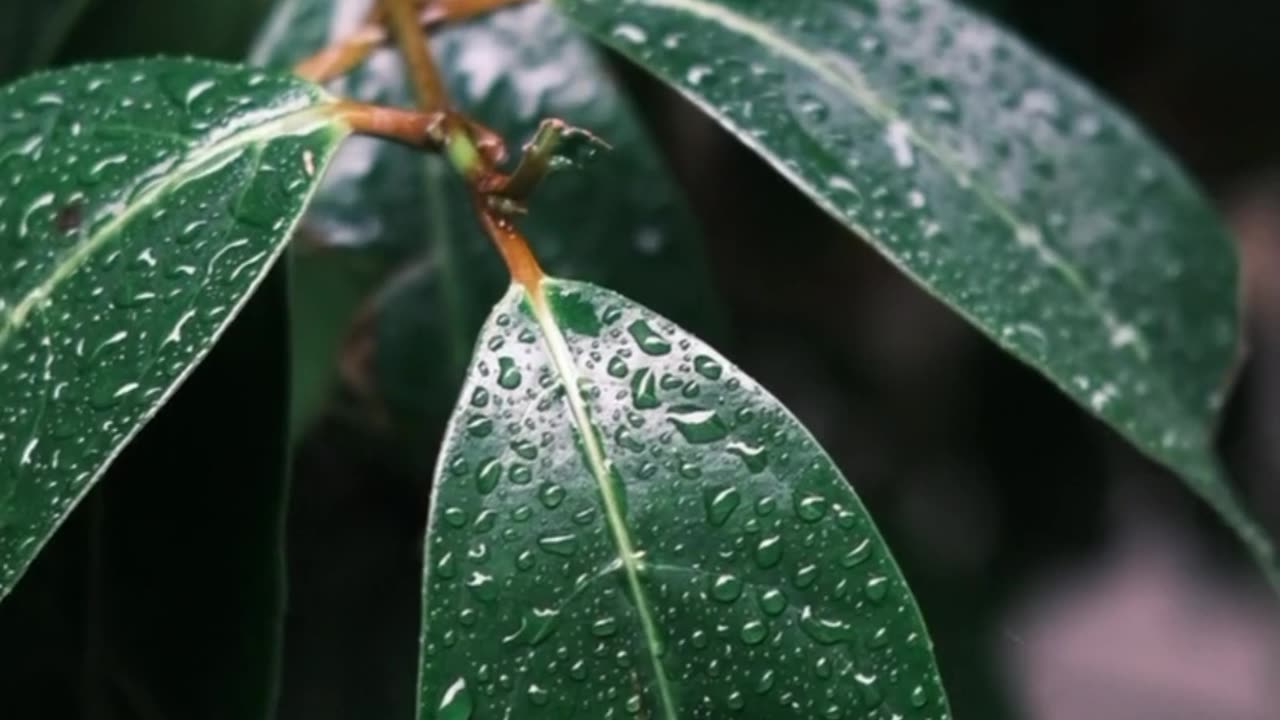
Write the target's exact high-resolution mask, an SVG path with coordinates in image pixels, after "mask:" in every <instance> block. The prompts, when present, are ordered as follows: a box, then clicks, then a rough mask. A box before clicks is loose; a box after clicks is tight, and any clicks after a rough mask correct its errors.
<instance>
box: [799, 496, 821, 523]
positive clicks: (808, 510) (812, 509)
mask: <svg viewBox="0 0 1280 720" xmlns="http://www.w3.org/2000/svg"><path fill="white" fill-rule="evenodd" d="M792 500H793V505H794V506H795V511H796V516H797V517H799V518H800V519H801V520H803V521H805V522H807V523H815V522H818V521H819V520H821V519H822V516H824V515H826V514H827V499H826V498H824V497H822V496H821V495H808V494H804V493H796V494H795V495H793V496H792Z"/></svg>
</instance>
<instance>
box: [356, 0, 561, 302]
mask: <svg viewBox="0 0 1280 720" xmlns="http://www.w3.org/2000/svg"><path fill="white" fill-rule="evenodd" d="M380 2H381V6H380V7H381V8H382V10H383V12H385V13H386V16H387V19H388V20H389V21H390V24H391V31H392V34H394V35H395V36H396V41H397V42H398V43H399V45H400V52H401V54H403V55H404V58H405V64H406V65H407V66H408V68H409V74H410V76H411V78H412V80H413V89H414V92H415V93H416V94H417V96H418V105H419V107H421V108H422V110H423V111H424V112H425V113H426V114H428V115H432V114H443V128H442V130H443V137H444V148H445V154H446V155H447V156H448V158H449V161H450V163H451V164H452V165H453V167H454V169H455V170H457V171H458V173H459V174H460V175H462V177H463V179H465V180H466V181H467V185H468V187H469V189H470V191H471V203H472V206H473V207H474V208H475V211H476V216H477V217H478V218H479V220H480V224H481V225H482V226H484V229H485V232H486V233H488V235H489V237H490V238H491V239H492V240H493V244H494V245H495V246H496V247H497V249H498V252H499V254H501V255H502V259H503V261H504V262H506V264H507V269H508V270H509V271H510V272H511V279H512V280H514V281H516V282H518V283H520V284H521V285H523V286H524V287H525V289H526V290H528V291H529V293H530V294H535V293H536V292H537V291H538V288H539V287H540V285H541V283H542V278H543V272H542V268H541V267H540V266H539V265H538V260H537V258H535V257H534V255H533V250H532V249H531V248H530V247H529V242H528V240H526V239H525V238H524V236H523V235H522V234H520V231H519V230H518V229H516V227H515V225H513V224H512V223H511V220H510V219H509V218H507V217H504V216H502V215H499V214H498V213H497V212H496V211H495V210H494V209H493V207H491V205H490V198H489V196H488V195H487V194H486V193H485V192H484V190H483V187H484V186H486V185H488V184H491V183H492V182H493V178H494V176H495V175H497V173H496V171H495V170H494V167H493V165H494V159H493V158H494V157H495V156H497V153H496V152H494V151H493V147H492V145H493V141H494V138H496V134H494V133H492V132H491V131H486V132H487V133H488V134H487V135H486V134H485V133H484V132H482V133H480V134H481V136H482V141H483V142H484V144H483V145H482V146H477V144H476V142H475V140H473V138H472V129H471V124H470V122H469V121H468V120H466V119H465V118H464V117H462V116H461V115H459V114H457V113H455V112H454V111H453V104H452V101H451V100H450V99H449V93H448V90H447V89H446V88H445V85H444V81H443V80H442V78H441V75H440V71H439V69H438V68H437V67H436V64H435V61H434V60H433V59H432V58H431V53H430V50H429V49H428V47H427V42H426V39H425V38H424V37H423V36H422V31H421V30H420V29H419V28H418V18H417V17H416V15H415V13H414V0H380ZM454 4H458V5H468V6H471V7H479V6H481V5H482V6H484V7H486V8H489V7H498V6H501V5H505V4H510V0H457V2H455V3H454ZM498 145H499V146H500V145H501V143H500V140H499V142H498ZM482 147H486V148H488V149H489V150H490V151H491V152H490V154H488V155H486V154H485V152H482Z"/></svg>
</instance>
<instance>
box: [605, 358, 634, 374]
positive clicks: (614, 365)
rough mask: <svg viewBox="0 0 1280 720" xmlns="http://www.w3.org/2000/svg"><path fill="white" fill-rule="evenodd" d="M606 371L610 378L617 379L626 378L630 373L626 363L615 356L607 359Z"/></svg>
mask: <svg viewBox="0 0 1280 720" xmlns="http://www.w3.org/2000/svg"><path fill="white" fill-rule="evenodd" d="M607 370H608V372H609V374H610V375H611V376H613V377H616V378H619V379H621V378H624V377H626V376H627V374H628V373H630V372H631V369H630V368H628V367H627V361H626V360H623V359H622V358H620V357H618V356H617V355H614V356H613V357H612V358H610V359H609V366H608V368H607Z"/></svg>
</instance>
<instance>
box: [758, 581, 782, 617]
mask: <svg viewBox="0 0 1280 720" xmlns="http://www.w3.org/2000/svg"><path fill="white" fill-rule="evenodd" d="M756 602H758V603H759V604H760V609H761V610H763V611H764V614H765V615H768V616H770V617H777V616H778V615H781V614H782V611H783V610H786V609H787V596H786V594H784V593H783V592H782V591H781V590H779V589H777V588H769V589H768V590H765V591H764V592H762V593H759V594H758V595H757V596H756Z"/></svg>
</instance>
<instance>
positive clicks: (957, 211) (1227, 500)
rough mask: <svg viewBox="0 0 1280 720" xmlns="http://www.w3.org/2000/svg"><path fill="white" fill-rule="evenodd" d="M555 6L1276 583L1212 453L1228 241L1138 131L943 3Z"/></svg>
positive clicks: (1263, 546) (744, 1) (1232, 265)
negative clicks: (1113, 436)
mask: <svg viewBox="0 0 1280 720" xmlns="http://www.w3.org/2000/svg"><path fill="white" fill-rule="evenodd" d="M553 2H554V3H555V4H556V5H557V6H558V7H560V8H561V9H562V10H563V11H564V12H566V13H567V14H568V15H569V16H571V17H573V18H574V19H575V20H577V21H578V22H580V23H581V24H582V25H583V26H584V27H585V28H586V29H588V30H590V31H591V32H592V33H594V34H595V35H596V37H598V38H599V39H600V40H602V41H603V42H605V43H606V44H608V45H610V46H611V47H613V48H615V49H617V50H618V51H619V52H621V53H623V54H624V55H626V56H627V57H628V58H630V59H632V60H634V61H635V62H637V63H638V64H640V65H641V66H643V67H644V68H646V69H648V70H649V71H651V72H653V73H655V74H656V75H658V76H659V77H661V78H663V79H664V80H666V81H667V82H668V83H671V84H672V85H674V86H675V87H677V88H679V89H680V90H681V91H682V92H683V93H684V94H685V95H687V96H688V97H689V98H690V99H691V100H692V101H693V102H695V103H697V104H698V105H699V106H700V107H702V108H703V109H704V110H706V111H707V112H708V113H710V114H711V115H713V116H714V117H715V118H716V119H717V120H719V121H720V122H721V123H722V124H723V125H724V126H725V127H727V128H728V129H729V130H730V131H731V132H733V133H734V134H735V135H736V136H737V137H738V138H739V139H740V140H742V142H744V143H746V144H747V145H748V146H750V147H751V148H752V149H754V150H755V151H757V152H759V153H760V154H761V155H762V156H763V157H764V158H765V159H767V160H768V161H769V162H770V163H772V164H773V165H774V166H775V167H776V168H777V169H778V171H779V172H781V173H783V174H784V175H785V176H786V177H787V178H788V179H789V180H790V181H791V182H793V183H794V184H795V185H796V186H797V187H799V188H800V189H801V190H802V191H803V192H805V193H806V194H807V195H808V196H809V197H811V198H812V199H813V200H814V201H815V202H816V203H818V204H819V205H820V206H821V207H822V208H823V209H825V210H826V211H827V212H829V213H830V214H831V215H832V216H834V217H836V218H838V219H839V220H841V221H842V222H844V223H845V224H846V225H847V226H848V227H849V228H850V229H851V230H853V231H855V232H856V233H857V234H858V235H860V236H862V237H864V238H865V239H866V240H868V241H869V242H871V243H872V244H873V245H874V246H875V247H876V248H877V249H878V250H879V251H881V252H882V253H884V254H885V255H886V256H887V257H888V258H889V259H890V260H892V261H893V262H894V264H896V265H897V266H898V267H900V268H901V269H902V270H903V271H904V272H906V273H907V274H908V275H909V276H911V277H912V278H913V279H914V280H916V281H917V282H919V283H920V284H921V285H922V286H924V287H925V288H926V289H928V290H929V291H930V292H932V293H934V294H935V295H936V296H937V297H938V298H940V299H941V300H942V301H943V302H945V303H947V304H948V305H950V306H951V307H952V308H953V309H955V310H956V311H957V312H959V313H960V314H961V315H963V316H964V317H965V318H967V319H968V320H969V321H970V322H972V323H973V324H974V325H976V326H977V327H978V328H979V329H980V330H982V331H983V332H984V333H986V334H987V335H988V336H990V337H991V338H992V339H993V340H994V341H995V342H996V343H997V344H999V346H1000V347H1001V348H1003V349H1005V350H1007V351H1008V352H1010V353H1012V354H1014V355H1015V356H1017V357H1018V358H1020V359H1022V360H1023V361H1025V362H1027V363H1029V364H1030V365H1032V366H1034V367H1035V368H1037V369H1039V370H1040V371H1041V372H1043V373H1044V374H1045V375H1046V376H1047V377H1048V378H1049V379H1050V380H1051V381H1052V382H1054V384H1056V385H1057V386H1058V387H1060V388H1061V389H1062V390H1063V391H1064V392H1065V393H1067V394H1068V395H1069V396H1070V397H1072V398H1073V399H1074V400H1075V401H1076V402H1078V403H1079V404H1081V405H1082V406H1083V407H1085V408H1086V409H1088V410H1089V411H1090V412H1092V413H1094V414H1095V415H1097V416H1098V417H1100V418H1102V419H1103V420H1105V421H1106V422H1107V423H1108V424H1110V425H1111V426H1112V427H1113V428H1115V429H1116V430H1118V431H1119V432H1120V433H1121V434H1122V435H1123V436H1124V437H1126V438H1127V439H1128V440H1130V441H1131V442H1133V443H1134V444H1135V445H1136V446H1137V447H1139V448H1140V449H1141V450H1143V451H1144V452H1145V453H1146V454H1147V455H1149V456H1151V457H1152V458H1154V459H1156V460H1158V461H1160V462H1161V463H1163V464H1165V465H1167V466H1168V467H1170V468H1172V469H1173V470H1174V471H1175V472H1177V473H1178V474H1179V475H1180V476H1181V477H1182V479H1183V480H1185V481H1186V483H1187V484H1188V485H1189V486H1190V487H1191V488H1192V489H1193V490H1194V491H1195V492H1197V493H1198V494H1200V495H1201V496H1202V497H1203V498H1204V499H1205V500H1206V501H1208V502H1209V504H1211V505H1212V506H1213V507H1214V508H1215V509H1216V510H1217V511H1218V512H1219V513H1220V514H1221V515H1222V516H1223V517H1224V518H1225V519H1226V520H1227V522H1228V523H1230V524H1231V525H1232V526H1233V527H1234V528H1235V530H1236V532H1237V533H1239V534H1240V535H1241V536H1242V537H1243V538H1244V540H1245V541H1246V543H1247V544H1248V546H1249V548H1250V550H1251V551H1252V552H1253V553H1254V555H1255V556H1256V557H1257V558H1258V559H1259V561H1260V562H1261V564H1262V565H1263V566H1264V567H1265V568H1266V569H1267V571H1268V572H1269V573H1270V574H1271V577H1272V579H1273V582H1274V583H1275V584H1276V587H1277V588H1278V589H1280V571H1278V570H1277V569H1276V565H1275V563H1274V553H1273V550H1272V547H1271V545H1270V543H1269V541H1268V540H1267V539H1266V537H1265V536H1264V535H1263V533H1262V532H1261V531H1260V529H1259V528H1258V526H1257V525H1256V524H1255V523H1254V522H1253V521H1252V520H1251V519H1250V518H1249V517H1248V515H1247V514H1246V512H1245V511H1244V510H1243V509H1242V507H1241V506H1240V505H1239V503H1238V501H1237V500H1236V498H1235V497H1234V496H1233V494H1232V492H1231V490H1230V489H1229V487H1228V485H1227V483H1226V482H1225V479H1224V475H1223V472H1222V470H1221V468H1220V465H1219V463H1218V461H1217V460H1216V458H1215V456H1214V451H1213V443H1212V429H1213V426H1214V421H1215V417H1216V416H1217V413H1218V410H1219V409H1220V408H1221V406H1222V403H1223V399H1224V397H1225V394H1226V391H1227V383H1228V379H1229V376H1230V374H1231V371H1232V368H1233V364H1234V363H1235V361H1236V358H1237V354H1238V325H1239V317H1238V309H1237V297H1238V278H1237V262H1236V256H1235V253H1234V250H1233V247H1232V243H1231V241H1230V239H1229V237H1228V236H1227V233H1226V230H1225V229H1224V227H1223V224H1222V222H1221V221H1220V219H1219V218H1218V217H1217V215H1216V214H1215V213H1214V211H1213V210H1212V208H1211V207H1210V206H1209V204H1208V202H1207V201H1206V200H1205V199H1204V197H1203V196H1202V195H1201V193H1200V192H1199V191H1198V190H1197V188H1196V187H1195V186H1194V184H1193V183H1192V182H1191V181H1190V180H1189V179H1188V178H1187V177H1186V175H1185V174H1184V173H1183V172H1182V170H1181V169H1180V168H1179V167H1178V166H1177V164H1176V163H1175V162H1174V161H1173V160H1172V159H1171V158H1170V157H1169V156H1168V155H1167V154H1166V153H1165V152H1164V151H1163V150H1162V149H1161V148H1160V147H1159V146H1158V145H1157V144H1155V143H1154V142H1152V141H1151V140H1150V139H1149V138H1148V137H1147V136H1146V135H1145V134H1144V133H1143V131H1142V130H1141V129H1140V128H1138V127H1137V126H1136V125H1135V124H1134V123H1133V121H1132V120H1130V119H1129V118H1128V117H1127V116H1126V115H1125V114H1124V113H1122V112H1120V111H1119V110H1117V109H1116V108H1115V107H1113V106H1112V105H1110V104H1109V103H1108V102H1107V101H1106V100H1104V99H1102V98H1100V97H1099V96H1098V95H1097V94H1096V93H1094V92H1093V91H1092V90H1090V89H1089V88H1088V87H1086V86H1085V85H1084V84H1083V83H1081V82H1080V81H1078V80H1076V79H1075V78H1073V77H1071V76H1070V75H1069V74H1067V73H1066V72H1064V71H1062V70H1060V69H1059V68H1057V67H1056V66H1054V65H1053V64H1051V63H1050V62H1048V61H1046V60H1044V59H1043V58H1041V57H1040V56H1038V55H1037V54H1036V53H1035V52H1034V51H1033V50H1031V49H1030V48H1028V47H1027V46H1026V45H1025V44H1024V43H1023V42H1021V41H1020V40H1018V39H1017V38H1015V37H1012V36H1010V35H1009V34H1007V33H1006V32H1004V31H1002V30H1001V29H1000V28H998V27H997V26H995V25H993V24H992V23H990V22H989V21H987V20H985V19H983V18H982V17H980V16H978V15H975V14H973V13H972V12H969V11H967V10H964V9H963V8H961V7H959V6H958V5H956V4H955V3H952V2H947V1H946V0H912V1H911V2H900V1H897V0H858V1H856V2H850V1H847V0H751V1H748V0H619V1H617V2H614V1H612V0H610V1H607V2H606V1H603V0H600V1H597V0H553Z"/></svg>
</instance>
